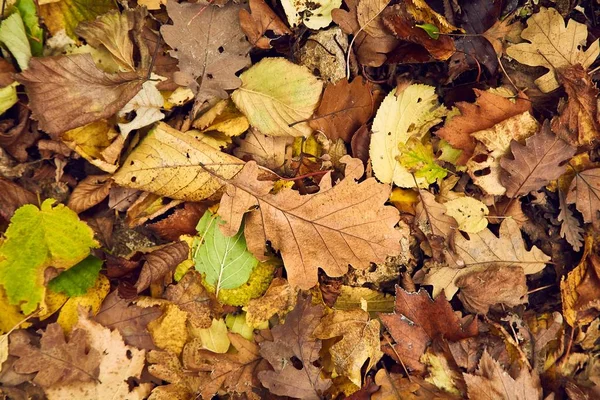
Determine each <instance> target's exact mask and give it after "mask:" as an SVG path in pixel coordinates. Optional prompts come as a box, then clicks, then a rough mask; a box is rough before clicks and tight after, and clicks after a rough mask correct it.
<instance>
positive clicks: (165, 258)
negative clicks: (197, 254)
mask: <svg viewBox="0 0 600 400" xmlns="http://www.w3.org/2000/svg"><path fill="white" fill-rule="evenodd" d="M189 250H190V248H189V246H188V244H187V243H186V242H185V241H183V240H182V241H179V242H175V243H171V244H167V245H165V246H163V247H161V248H160V249H157V250H154V251H152V252H151V253H148V254H146V255H145V256H144V257H145V259H146V262H145V263H144V265H143V266H142V272H140V277H139V278H138V280H137V282H136V283H135V288H136V289H137V292H138V293H140V292H142V291H144V290H146V289H147V288H148V287H149V286H150V284H151V283H153V282H158V281H159V280H160V279H165V278H167V279H170V278H169V274H170V273H172V272H173V271H175V268H176V267H177V266H178V265H179V264H180V263H181V262H182V261H183V260H187V258H188V255H189Z"/></svg>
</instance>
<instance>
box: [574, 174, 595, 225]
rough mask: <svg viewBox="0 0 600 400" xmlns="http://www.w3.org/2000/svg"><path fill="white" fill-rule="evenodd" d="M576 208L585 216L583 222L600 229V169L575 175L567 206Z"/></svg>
mask: <svg viewBox="0 0 600 400" xmlns="http://www.w3.org/2000/svg"><path fill="white" fill-rule="evenodd" d="M573 203H575V207H577V209H578V210H579V212H580V213H581V215H583V221H584V222H586V223H589V222H591V223H592V224H593V225H594V227H596V229H598V228H599V227H600V217H599V216H598V211H600V168H593V169H588V170H585V171H582V172H579V173H577V174H576V175H575V179H573V181H572V182H571V187H570V188H569V193H568V194H567V204H573Z"/></svg>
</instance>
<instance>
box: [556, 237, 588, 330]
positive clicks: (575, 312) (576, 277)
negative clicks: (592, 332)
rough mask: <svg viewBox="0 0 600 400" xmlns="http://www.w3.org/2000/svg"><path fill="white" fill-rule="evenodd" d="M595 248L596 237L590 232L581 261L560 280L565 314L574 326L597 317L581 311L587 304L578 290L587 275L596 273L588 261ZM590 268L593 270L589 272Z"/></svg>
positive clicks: (586, 323) (568, 322)
mask: <svg viewBox="0 0 600 400" xmlns="http://www.w3.org/2000/svg"><path fill="white" fill-rule="evenodd" d="M593 248H594V237H593V235H591V234H588V235H587V236H586V237H585V244H584V248H583V254H582V255H581V261H580V262H579V264H577V266H576V267H575V269H573V270H572V271H571V272H569V273H568V274H567V276H566V277H565V276H563V278H562V280H561V281H560V297H561V299H562V310H563V316H564V317H565V321H566V322H567V324H569V325H570V326H572V327H578V326H585V325H588V324H589V323H591V322H592V321H593V320H594V317H595V314H588V315H585V314H584V313H583V312H580V310H581V308H583V307H582V306H585V304H581V300H580V293H579V292H578V290H577V289H578V288H579V286H580V285H582V283H583V282H584V280H585V279H586V275H589V276H593V275H594V274H595V273H594V272H593V270H594V268H593V265H589V266H588V261H589V259H590V258H592V257H590V256H593ZM590 264H591V262H590ZM588 268H589V269H590V270H592V271H590V272H589V273H588ZM589 279H590V278H588V280H589ZM591 279H593V278H591ZM588 297H589V296H588ZM580 314H581V315H580Z"/></svg>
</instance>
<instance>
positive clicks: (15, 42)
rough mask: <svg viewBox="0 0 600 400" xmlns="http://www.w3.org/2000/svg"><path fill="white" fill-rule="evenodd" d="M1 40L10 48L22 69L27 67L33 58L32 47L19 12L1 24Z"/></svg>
mask: <svg viewBox="0 0 600 400" xmlns="http://www.w3.org/2000/svg"><path fill="white" fill-rule="evenodd" d="M0 42H2V43H4V45H5V46H6V47H7V48H8V50H9V51H10V53H11V54H12V55H13V57H14V58H15V60H17V63H18V64H19V67H20V68H21V69H22V70H25V69H27V66H28V65H29V60H30V59H31V48H30V47H29V41H28V40H27V33H26V32H25V25H23V20H22V19H21V15H20V14H19V13H14V14H12V15H11V16H9V17H8V18H6V19H5V20H4V21H2V23H1V24H0Z"/></svg>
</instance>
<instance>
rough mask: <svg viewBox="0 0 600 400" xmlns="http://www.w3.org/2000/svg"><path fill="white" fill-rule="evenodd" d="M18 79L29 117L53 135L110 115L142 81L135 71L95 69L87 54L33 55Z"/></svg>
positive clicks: (125, 102)
mask: <svg viewBox="0 0 600 400" xmlns="http://www.w3.org/2000/svg"><path fill="white" fill-rule="evenodd" d="M17 79H18V81H19V82H20V83H22V84H23V85H25V89H26V90H27V95H28V96H29V107H30V108H31V111H32V112H33V114H32V118H33V119H36V120H38V121H39V123H40V129H42V130H44V131H46V132H48V133H49V134H51V135H53V136H54V137H59V136H60V134H62V133H64V132H66V131H68V130H69V129H73V128H78V127H80V126H83V125H86V124H89V123H90V122H94V121H98V120H100V119H103V118H109V117H111V116H113V115H114V114H115V113H116V112H117V111H119V110H120V109H121V108H123V106H124V105H125V104H127V102H128V101H129V100H131V98H132V97H133V96H135V95H136V94H137V93H138V92H139V91H140V89H141V88H142V83H143V78H142V77H141V76H140V75H139V74H138V73H136V72H119V73H116V74H109V73H106V72H104V71H102V70H100V69H98V67H96V64H94V60H93V59H92V56H91V55H90V54H74V55H69V56H56V57H43V58H33V59H32V60H31V62H30V63H29V68H28V69H27V70H25V71H23V72H21V73H20V74H18V75H17Z"/></svg>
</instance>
